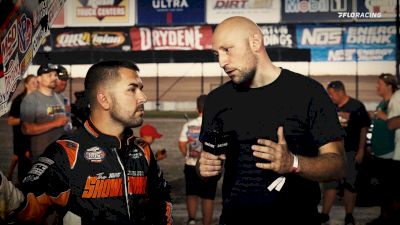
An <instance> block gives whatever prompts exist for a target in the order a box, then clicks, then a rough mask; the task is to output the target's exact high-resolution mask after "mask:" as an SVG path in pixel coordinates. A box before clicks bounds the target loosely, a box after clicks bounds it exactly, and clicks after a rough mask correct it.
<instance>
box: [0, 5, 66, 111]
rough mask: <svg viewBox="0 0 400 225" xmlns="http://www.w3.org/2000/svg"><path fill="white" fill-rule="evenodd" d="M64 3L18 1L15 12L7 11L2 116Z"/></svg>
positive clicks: (0, 101)
mask: <svg viewBox="0 0 400 225" xmlns="http://www.w3.org/2000/svg"><path fill="white" fill-rule="evenodd" d="M64 3H65V0H53V1H41V2H40V3H38V2H37V1H16V3H15V8H14V11H13V12H14V13H13V12H8V14H9V16H8V18H7V19H6V21H8V24H2V28H4V29H3V30H1V31H0V34H1V35H0V42H1V55H2V57H0V58H2V65H3V66H2V68H1V73H0V116H1V115H4V114H5V113H7V112H8V110H9V106H10V99H11V97H12V94H13V93H14V92H15V90H16V89H17V85H18V83H19V81H20V80H21V79H22V75H23V74H24V73H25V71H26V70H27V69H28V66H29V65H30V63H31V61H32V59H33V57H34V56H35V55H36V53H37V51H38V50H39V47H40V45H41V43H42V41H43V40H44V38H45V36H46V35H48V34H49V27H50V26H51V24H52V23H53V22H54V20H55V18H56V17H57V15H58V13H59V11H60V9H61V8H62V7H63V5H64ZM0 6H1V5H0Z"/></svg>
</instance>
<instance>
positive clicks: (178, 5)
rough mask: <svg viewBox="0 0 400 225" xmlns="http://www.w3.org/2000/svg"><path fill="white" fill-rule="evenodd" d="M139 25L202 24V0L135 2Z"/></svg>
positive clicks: (203, 13)
mask: <svg viewBox="0 0 400 225" xmlns="http://www.w3.org/2000/svg"><path fill="white" fill-rule="evenodd" d="M137 4H138V5H137V8H138V10H137V13H138V16H137V20H138V24H139V25H159V26H160V25H170V24H173V25H186V24H203V23H204V22H205V21H204V16H205V12H204V5H205V3H204V0H173V1H171V0H148V1H138V2H137Z"/></svg>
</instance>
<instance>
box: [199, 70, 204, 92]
mask: <svg viewBox="0 0 400 225" xmlns="http://www.w3.org/2000/svg"><path fill="white" fill-rule="evenodd" d="M203 66H204V63H201V93H200V94H204V68H203Z"/></svg>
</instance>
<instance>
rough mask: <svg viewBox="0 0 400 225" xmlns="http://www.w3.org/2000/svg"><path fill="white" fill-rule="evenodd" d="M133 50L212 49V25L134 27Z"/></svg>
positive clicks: (131, 33) (132, 34) (131, 32)
mask: <svg viewBox="0 0 400 225" xmlns="http://www.w3.org/2000/svg"><path fill="white" fill-rule="evenodd" d="M130 37H131V44H132V50H133V51H146V50H205V49H211V38H212V28H211V26H180V27H153V28H149V27H133V28H131V30H130Z"/></svg>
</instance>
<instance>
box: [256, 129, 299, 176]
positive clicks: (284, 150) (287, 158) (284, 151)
mask: <svg viewBox="0 0 400 225" xmlns="http://www.w3.org/2000/svg"><path fill="white" fill-rule="evenodd" d="M257 143H258V145H253V146H251V149H252V150H254V152H253V155H254V156H255V157H258V158H261V159H265V160H268V161H270V162H269V163H260V162H258V163H256V166H257V167H258V168H261V169H266V170H273V171H275V172H277V173H279V174H284V173H290V172H292V166H293V158H294V156H293V154H292V153H291V152H290V151H289V149H288V147H287V144H286V140H285V137H284V135H283V127H279V128H278V143H276V142H273V141H271V140H266V139H258V140H257Z"/></svg>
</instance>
